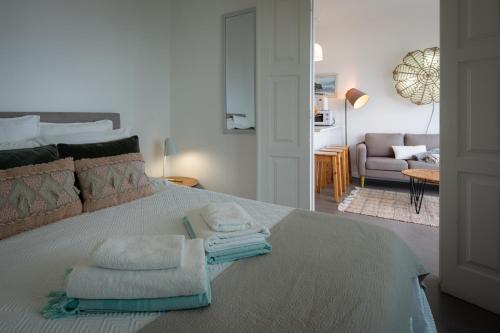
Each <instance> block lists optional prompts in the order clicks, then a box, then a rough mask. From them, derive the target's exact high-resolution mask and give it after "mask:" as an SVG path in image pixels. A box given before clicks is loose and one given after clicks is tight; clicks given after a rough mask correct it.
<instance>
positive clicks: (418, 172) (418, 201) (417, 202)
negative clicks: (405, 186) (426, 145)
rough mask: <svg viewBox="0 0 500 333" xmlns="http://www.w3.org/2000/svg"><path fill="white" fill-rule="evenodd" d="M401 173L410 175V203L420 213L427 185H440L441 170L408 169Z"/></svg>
mask: <svg viewBox="0 0 500 333" xmlns="http://www.w3.org/2000/svg"><path fill="white" fill-rule="evenodd" d="M401 173H402V174H403V175H405V176H408V177H410V203H411V204H413V205H414V206H415V213H417V214H420V208H421V207H422V201H423V200H424V192H425V185H426V184H434V185H439V170H428V169H407V170H403V171H401Z"/></svg>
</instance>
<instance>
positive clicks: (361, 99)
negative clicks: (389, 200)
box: [345, 88, 370, 109]
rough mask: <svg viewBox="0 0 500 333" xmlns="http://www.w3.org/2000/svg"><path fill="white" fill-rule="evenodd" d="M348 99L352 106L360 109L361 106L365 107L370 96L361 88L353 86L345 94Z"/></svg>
mask: <svg viewBox="0 0 500 333" xmlns="http://www.w3.org/2000/svg"><path fill="white" fill-rule="evenodd" d="M345 98H346V100H348V101H349V103H351V105H352V107H353V108H355V109H359V108H360V107H363V106H364V105H365V104H366V103H367V102H368V99H370V96H368V95H367V94H365V93H364V92H362V91H361V90H358V89H356V88H351V89H349V90H348V91H347V92H346V94H345Z"/></svg>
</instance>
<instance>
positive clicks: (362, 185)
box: [360, 176, 365, 187]
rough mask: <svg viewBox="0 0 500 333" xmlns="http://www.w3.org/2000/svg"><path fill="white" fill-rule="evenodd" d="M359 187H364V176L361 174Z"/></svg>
mask: <svg viewBox="0 0 500 333" xmlns="http://www.w3.org/2000/svg"><path fill="white" fill-rule="evenodd" d="M360 180H361V187H365V176H361V178H360Z"/></svg>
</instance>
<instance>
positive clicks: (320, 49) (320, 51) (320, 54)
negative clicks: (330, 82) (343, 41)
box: [313, 43, 323, 62]
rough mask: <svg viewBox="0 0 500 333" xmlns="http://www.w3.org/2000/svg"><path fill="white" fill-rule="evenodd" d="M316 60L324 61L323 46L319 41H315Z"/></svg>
mask: <svg viewBox="0 0 500 333" xmlns="http://www.w3.org/2000/svg"><path fill="white" fill-rule="evenodd" d="M313 57H314V61H315V62H317V61H323V47H322V46H321V45H319V44H318V43H314V55H313Z"/></svg>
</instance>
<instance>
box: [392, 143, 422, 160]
mask: <svg viewBox="0 0 500 333" xmlns="http://www.w3.org/2000/svg"><path fill="white" fill-rule="evenodd" d="M392 149H394V156H395V159H397V160H411V159H414V158H415V157H414V156H415V155H417V154H420V153H425V152H426V151H427V147H425V146H392Z"/></svg>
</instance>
